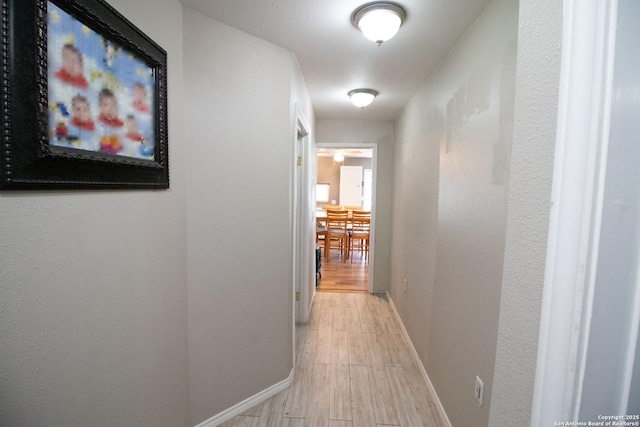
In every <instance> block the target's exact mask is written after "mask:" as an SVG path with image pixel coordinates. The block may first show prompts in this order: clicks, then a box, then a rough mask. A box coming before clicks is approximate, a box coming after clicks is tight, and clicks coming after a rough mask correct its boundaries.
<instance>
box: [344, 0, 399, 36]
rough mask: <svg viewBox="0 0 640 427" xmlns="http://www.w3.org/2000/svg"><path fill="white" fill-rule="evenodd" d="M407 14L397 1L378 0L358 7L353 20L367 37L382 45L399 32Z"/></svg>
mask: <svg viewBox="0 0 640 427" xmlns="http://www.w3.org/2000/svg"><path fill="white" fill-rule="evenodd" d="M406 16H407V14H406V12H405V10H404V9H403V8H402V7H401V6H399V5H397V4H395V3H388V2H376V3H368V4H365V5H364V6H362V7H360V8H358V9H357V10H356V11H355V12H354V13H353V15H352V17H351V22H352V23H353V25H355V26H356V27H357V28H359V29H360V31H362V34H363V35H364V36H365V37H366V38H368V39H369V40H372V41H374V42H376V43H378V45H381V44H382V43H383V42H385V41H387V40H389V39H390V38H392V37H393V36H395V35H396V34H397V33H398V30H399V29H400V26H401V25H402V23H403V22H404V20H405V18H406Z"/></svg>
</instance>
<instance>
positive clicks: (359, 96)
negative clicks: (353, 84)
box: [347, 89, 378, 108]
mask: <svg viewBox="0 0 640 427" xmlns="http://www.w3.org/2000/svg"><path fill="white" fill-rule="evenodd" d="M347 95H349V98H351V102H353V105H355V106H356V107H360V108H364V107H366V106H367V105H369V104H371V103H372V102H373V100H374V98H375V97H376V96H378V91H376V90H373V89H354V90H352V91H349V93H348V94H347Z"/></svg>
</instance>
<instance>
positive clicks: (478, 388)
mask: <svg viewBox="0 0 640 427" xmlns="http://www.w3.org/2000/svg"><path fill="white" fill-rule="evenodd" d="M474 394H475V396H476V400H477V401H478V405H480V406H482V395H483V394H484V383H483V382H482V380H481V379H480V377H479V376H477V375H476V389H475V392H474Z"/></svg>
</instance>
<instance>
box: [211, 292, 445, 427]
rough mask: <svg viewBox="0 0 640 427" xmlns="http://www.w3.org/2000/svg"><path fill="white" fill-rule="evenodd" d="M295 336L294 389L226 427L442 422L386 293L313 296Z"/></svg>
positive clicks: (362, 426) (365, 426) (355, 426)
mask: <svg viewBox="0 0 640 427" xmlns="http://www.w3.org/2000/svg"><path fill="white" fill-rule="evenodd" d="M296 337H297V338H296V340H297V356H296V357H297V361H298V362H297V363H298V365H297V369H296V376H295V379H294V382H293V384H292V386H291V387H289V388H288V389H287V390H284V391H282V392H281V393H279V394H277V395H276V396H274V397H272V398H270V399H268V400H266V401H265V402H263V403H262V404H260V405H258V406H256V407H255V408H252V409H250V410H249V411H247V412H245V413H244V414H242V415H240V416H237V417H235V418H233V419H231V420H229V421H227V422H226V423H224V424H222V425H223V426H225V427H231V426H235V427H237V426H264V427H274V426H292V427H293V426H295V427H307V426H329V427H372V426H382V425H384V426H406V427H417V426H429V427H437V426H441V425H444V423H443V422H442V420H441V418H440V415H439V413H438V411H437V409H436V407H435V404H434V400H433V398H432V397H431V395H430V393H429V391H428V389H427V386H426V384H425V382H424V380H423V378H422V376H421V374H420V371H419V370H418V367H417V366H416V364H415V363H414V361H413V359H412V358H411V355H410V352H409V348H408V346H407V344H406V342H405V340H404V338H403V336H402V332H401V328H400V325H399V324H398V323H397V321H396V318H395V316H394V313H393V309H392V308H391V305H390V304H389V302H388V301H387V300H386V298H384V297H382V296H379V295H369V294H355V293H345V294H336V293H318V294H316V297H315V302H314V305H313V308H312V310H311V315H310V317H309V322H308V323H307V324H306V325H298V326H297V328H296Z"/></svg>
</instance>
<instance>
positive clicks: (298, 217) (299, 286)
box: [293, 104, 315, 360]
mask: <svg viewBox="0 0 640 427" xmlns="http://www.w3.org/2000/svg"><path fill="white" fill-rule="evenodd" d="M295 115H296V116H295V140H294V144H295V150H294V168H295V172H294V178H293V198H294V200H293V206H294V213H293V282H294V283H293V321H294V325H293V336H294V339H293V343H294V344H293V352H294V360H295V323H296V322H298V323H306V322H307V319H308V318H309V309H310V307H311V301H312V299H313V296H314V295H315V280H314V277H315V268H314V266H315V252H313V243H314V242H315V223H313V224H312V220H313V221H315V218H313V217H312V216H313V212H312V211H311V207H310V206H311V199H312V197H311V196H312V193H311V189H310V183H311V181H312V178H311V174H312V173H313V168H312V165H313V163H312V162H310V161H309V159H310V158H311V155H312V153H314V152H315V150H314V149H313V147H312V144H311V126H310V125H309V121H308V120H307V118H306V116H305V114H304V112H303V110H302V108H301V107H300V105H299V104H296V112H295ZM312 255H313V256H312ZM297 295H299V297H298V298H296V296H297Z"/></svg>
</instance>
